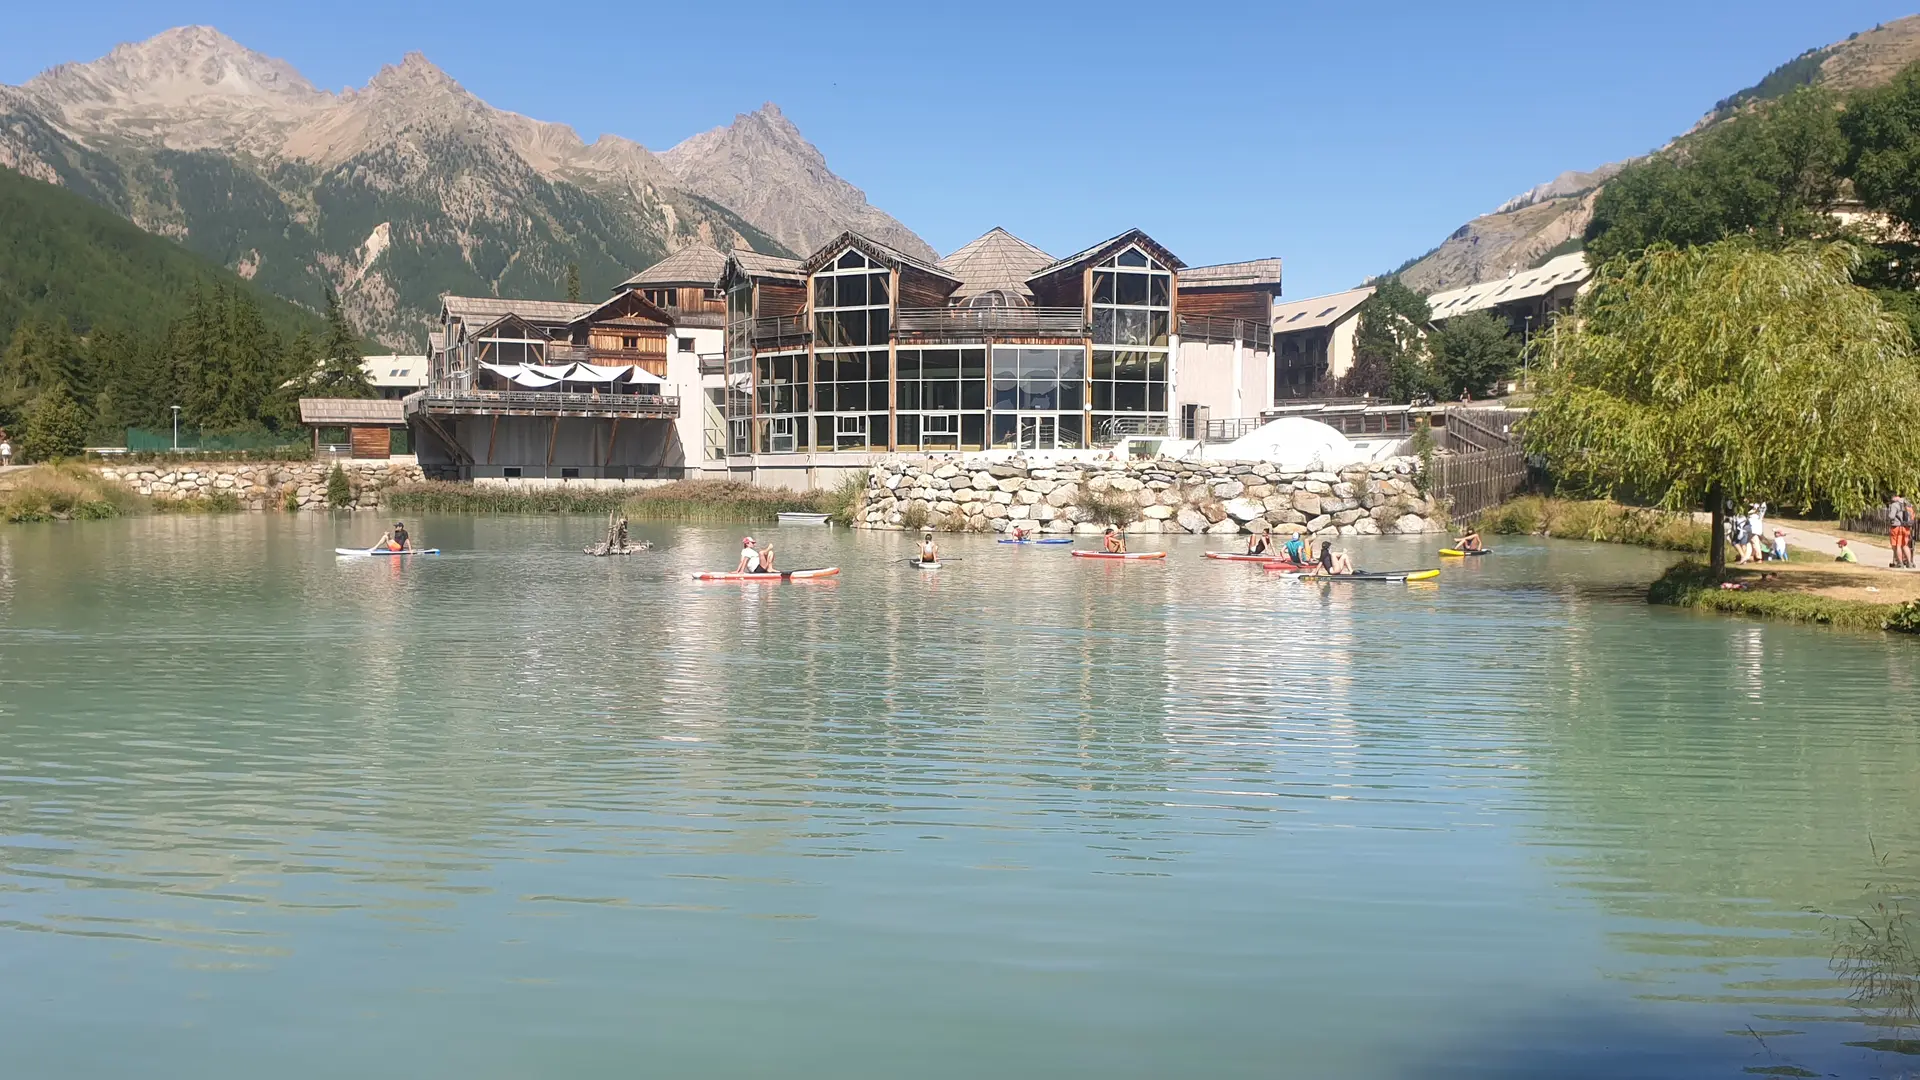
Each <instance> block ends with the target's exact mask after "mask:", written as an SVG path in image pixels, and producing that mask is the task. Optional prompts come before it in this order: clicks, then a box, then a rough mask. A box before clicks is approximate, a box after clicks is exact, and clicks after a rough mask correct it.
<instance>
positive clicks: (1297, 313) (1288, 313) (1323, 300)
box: [1180, 277, 1373, 334]
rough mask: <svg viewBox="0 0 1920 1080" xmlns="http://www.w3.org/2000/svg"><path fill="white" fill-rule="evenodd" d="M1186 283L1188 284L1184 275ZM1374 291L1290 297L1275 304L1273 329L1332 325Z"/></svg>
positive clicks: (1288, 330)
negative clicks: (1282, 302)
mask: <svg viewBox="0 0 1920 1080" xmlns="http://www.w3.org/2000/svg"><path fill="white" fill-rule="evenodd" d="M1180 283H1181V284H1182V285H1185V284H1186V279H1185V278H1184V277H1183V278H1181V280H1180ZM1372 295H1373V286H1371V285H1364V286H1361V287H1360V288H1358V289H1348V290H1347V291H1346V292H1337V293H1329V294H1327V295H1326V296H1310V297H1308V298H1307V299H1305V300H1289V301H1288V302H1286V303H1284V304H1275V305H1273V332H1274V333H1276V334H1290V333H1292V332H1293V331H1295V330H1314V329H1317V328H1319V327H1322V326H1332V325H1333V324H1334V323H1337V322H1339V321H1340V320H1341V319H1344V318H1346V317H1347V316H1348V315H1350V314H1352V312H1353V309H1354V308H1357V307H1359V306H1360V305H1361V304H1363V303H1365V302H1366V300H1367V297H1369V296H1372Z"/></svg>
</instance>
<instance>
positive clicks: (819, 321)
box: [813, 311, 840, 348]
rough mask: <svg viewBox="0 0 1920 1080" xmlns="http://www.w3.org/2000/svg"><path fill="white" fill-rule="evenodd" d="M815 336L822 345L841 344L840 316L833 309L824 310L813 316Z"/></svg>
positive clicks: (829, 346)
mask: <svg viewBox="0 0 1920 1080" xmlns="http://www.w3.org/2000/svg"><path fill="white" fill-rule="evenodd" d="M813 336H814V339H815V340H817V341H818V342H819V343H820V344H821V345H824V346H826V347H828V348H831V347H833V346H835V345H838V344H840V342H839V340H838V339H839V337H840V322H839V317H838V316H836V315H835V314H834V313H833V312H831V311H822V312H819V313H817V314H815V315H814V317H813Z"/></svg>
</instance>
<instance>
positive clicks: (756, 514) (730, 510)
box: [385, 480, 839, 523]
mask: <svg viewBox="0 0 1920 1080" xmlns="http://www.w3.org/2000/svg"><path fill="white" fill-rule="evenodd" d="M838 498H839V492H838V489H836V490H835V491H829V492H799V491H786V490H783V489H779V488H762V487H755V486H753V485H752V484H742V483H738V482H736V481H731V480H681V481H678V482H676V483H672V484H664V485H662V486H660V487H654V488H647V489H645V490H643V491H640V492H637V493H636V492H634V491H632V490H629V489H624V488H586V487H493V486H484V487H482V486H475V485H473V484H463V483H453V482H448V481H442V480H427V481H422V482H420V483H415V484H402V485H400V486H398V487H395V488H393V489H392V490H390V491H388V492H387V493H386V496H385V505H386V506H387V508H388V509H390V510H394V511H398V512H404V513H411V514H606V513H609V512H611V511H620V512H623V513H625V514H626V515H627V516H628V517H629V518H631V519H632V520H634V521H690V522H733V521H738V522H743V523H757V522H765V521H773V520H774V519H775V518H776V516H777V515H779V514H781V513H782V512H785V511H796V510H797V511H805V512H813V513H833V512H835V511H836V510H837V509H839V506H838V504H837V503H836V499H838Z"/></svg>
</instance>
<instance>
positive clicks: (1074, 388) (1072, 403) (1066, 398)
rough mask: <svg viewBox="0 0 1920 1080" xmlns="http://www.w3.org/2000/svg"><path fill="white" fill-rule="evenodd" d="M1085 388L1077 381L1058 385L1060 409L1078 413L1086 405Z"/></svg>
mask: <svg viewBox="0 0 1920 1080" xmlns="http://www.w3.org/2000/svg"><path fill="white" fill-rule="evenodd" d="M1086 400H1087V387H1086V384H1085V383H1082V382H1079V381H1077V380H1075V381H1071V382H1062V383H1061V384H1060V408H1062V409H1072V410H1073V411H1075V412H1078V411H1080V409H1081V408H1083V407H1084V406H1085V404H1086Z"/></svg>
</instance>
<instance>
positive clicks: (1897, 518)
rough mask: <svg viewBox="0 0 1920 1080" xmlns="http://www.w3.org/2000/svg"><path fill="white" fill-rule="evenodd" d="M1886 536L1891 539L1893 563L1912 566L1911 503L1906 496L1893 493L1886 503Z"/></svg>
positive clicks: (1897, 565)
mask: <svg viewBox="0 0 1920 1080" xmlns="http://www.w3.org/2000/svg"><path fill="white" fill-rule="evenodd" d="M1887 522H1888V525H1889V529H1888V536H1889V539H1891V540H1892V541H1893V565H1894V566H1896V567H1900V568H1903V569H1908V570H1911V569H1912V568H1913V525H1914V514H1913V504H1912V503H1910V502H1908V501H1907V499H1906V496H1904V495H1895V496H1894V497H1893V501H1892V502H1890V503H1888V504H1887Z"/></svg>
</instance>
